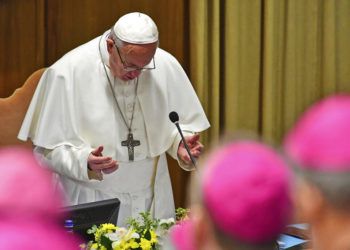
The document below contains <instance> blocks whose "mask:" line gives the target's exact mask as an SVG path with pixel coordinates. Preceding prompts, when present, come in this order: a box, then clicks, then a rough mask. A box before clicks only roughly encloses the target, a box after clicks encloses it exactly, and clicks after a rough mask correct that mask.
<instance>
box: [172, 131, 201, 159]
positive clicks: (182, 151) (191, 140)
mask: <svg viewBox="0 0 350 250" xmlns="http://www.w3.org/2000/svg"><path fill="white" fill-rule="evenodd" d="M185 141H186V143H187V146H188V148H189V149H190V152H191V154H192V156H193V157H195V158H198V157H199V156H200V155H201V154H202V151H203V148H204V146H203V144H202V143H200V141H199V134H195V135H191V136H185ZM177 155H178V157H179V158H180V159H181V160H182V161H183V162H184V163H185V164H187V165H190V164H192V162H191V158H190V156H189V155H188V153H187V150H186V148H185V145H184V143H183V142H182V141H181V143H180V145H179V148H178V150H177Z"/></svg>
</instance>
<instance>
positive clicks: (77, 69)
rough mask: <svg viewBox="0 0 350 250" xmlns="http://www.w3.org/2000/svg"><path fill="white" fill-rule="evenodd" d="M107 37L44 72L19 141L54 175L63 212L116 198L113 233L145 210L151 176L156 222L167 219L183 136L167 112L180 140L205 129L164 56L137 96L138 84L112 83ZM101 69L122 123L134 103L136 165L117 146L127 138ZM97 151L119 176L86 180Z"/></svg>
mask: <svg viewBox="0 0 350 250" xmlns="http://www.w3.org/2000/svg"><path fill="white" fill-rule="evenodd" d="M107 35H108V33H107V32H106V33H105V34H104V35H103V36H102V39H100V37H98V38H95V39H94V40H92V41H90V42H88V43H86V44H84V45H82V46H79V47H78V48H76V49H74V50H72V51H70V52H69V53H67V54H66V55H65V56H63V57H62V58H61V59H60V60H58V61H57V62H56V63H55V64H53V65H52V66H51V67H49V68H48V69H47V70H46V71H45V73H44V74H43V76H42V78H41V80H40V82H39V84H38V87H37V89H36V91H35V94H34V96H33V99H32V101H31V104H30V106H29V109H28V112H27V114H26V117H25V119H24V122H23V124H22V127H21V130H20V132H19V135H18V138H19V139H21V140H27V139H28V138H30V139H31V140H32V141H33V143H34V145H36V151H37V152H38V153H40V154H41V155H42V156H43V157H44V159H45V160H46V161H47V163H48V164H49V166H50V167H51V168H52V169H53V170H54V171H55V172H56V173H57V174H58V176H59V180H60V183H61V185H62V187H63V189H64V192H65V194H66V196H67V199H68V202H67V205H75V204H80V203H87V202H93V201H99V200H104V199H110V198H116V197H117V198H119V199H120V201H121V208H120V211H119V218H118V225H125V224H124V223H125V218H127V217H130V216H136V215H138V214H139V212H141V211H148V210H149V209H150V207H151V204H152V197H153V187H152V186H153V185H152V178H153V176H155V182H154V183H155V184H154V197H155V199H154V201H153V204H152V207H153V206H154V207H153V208H154V214H153V215H154V216H155V217H156V218H169V217H172V216H174V201H173V194H172V189H171V183H170V177H169V172H168V167H167V162H166V157H165V152H168V153H169V154H170V155H171V156H172V157H173V158H175V159H177V148H178V145H179V142H180V136H179V135H178V132H177V130H176V127H175V126H174V124H172V123H171V122H170V121H169V118H168V115H169V112H171V111H176V112H178V114H179V117H180V126H181V128H182V130H184V131H185V134H186V132H190V133H191V132H201V131H203V130H205V129H207V128H208V127H209V122H208V120H207V118H206V116H205V114H204V111H203V108H202V107H201V105H200V102H199V100H198V98H197V96H196V94H195V92H194V90H193V87H192V85H191V83H190V82H189V80H188V78H187V76H186V74H185V72H184V71H183V69H182V68H181V65H180V64H179V63H178V62H177V60H176V59H175V58H174V57H173V56H171V55H170V54H169V53H167V52H165V51H164V50H162V49H159V48H158V49H157V51H156V54H155V56H154V59H155V63H156V69H154V70H150V71H145V72H142V73H141V75H140V76H139V80H138V87H137V93H136V91H135V90H136V80H131V81H128V82H125V81H122V80H119V79H114V77H113V76H112V74H111V72H110V71H109V69H108V63H109V62H108V52H107V49H106V41H105V39H106V37H107ZM99 47H100V49H101V52H102V58H103V59H102V60H101V57H100V54H99ZM103 63H104V64H105V65H106V66H107V67H106V68H107V73H108V74H109V77H110V79H111V80H112V81H111V82H112V85H113V86H112V88H113V91H114V92H115V95H116V99H117V101H118V103H119V106H120V108H121V111H122V112H123V115H124V116H125V117H126V120H127V122H130V120H131V117H132V106H133V103H134V100H136V102H135V110H134V118H133V123H132V133H133V136H134V139H136V140H139V141H140V143H141V144H140V146H136V147H135V148H134V153H135V161H134V162H130V161H129V158H128V149H127V147H125V146H122V145H121V142H122V141H124V140H126V139H127V138H126V137H127V134H128V130H127V128H126V125H125V123H124V121H123V120H122V116H121V114H120V111H119V110H118V108H117V105H116V101H115V99H114V97H113V94H112V90H111V87H110V85H109V83H108V79H107V76H106V73H105V71H104V68H103ZM135 94H136V99H135ZM99 145H103V146H104V150H103V152H102V153H103V155H105V156H111V157H112V158H113V159H115V160H117V161H118V163H119V168H118V170H116V171H115V172H113V173H111V174H105V175H104V179H103V180H102V181H97V180H89V178H88V175H87V159H88V156H89V154H90V152H91V151H92V150H93V149H95V148H97V147H98V146H99ZM157 156H160V158H159V161H158V165H157V167H155V162H156V161H155V159H156V158H157ZM182 167H183V168H184V169H186V166H182Z"/></svg>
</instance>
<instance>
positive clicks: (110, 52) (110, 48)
mask: <svg viewBox="0 0 350 250" xmlns="http://www.w3.org/2000/svg"><path fill="white" fill-rule="evenodd" d="M106 42H107V50H108V53H109V54H112V50H113V47H114V41H113V40H112V39H110V38H107V40H106Z"/></svg>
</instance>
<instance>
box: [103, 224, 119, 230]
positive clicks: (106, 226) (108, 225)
mask: <svg viewBox="0 0 350 250" xmlns="http://www.w3.org/2000/svg"><path fill="white" fill-rule="evenodd" d="M115 229H117V227H116V226H115V225H113V224H112V223H105V224H102V225H101V230H103V231H107V232H108V231H109V230H115Z"/></svg>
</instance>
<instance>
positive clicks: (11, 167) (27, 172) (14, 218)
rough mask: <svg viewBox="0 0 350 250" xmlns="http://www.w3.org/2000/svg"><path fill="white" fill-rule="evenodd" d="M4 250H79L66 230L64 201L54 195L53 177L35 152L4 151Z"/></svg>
mask: <svg viewBox="0 0 350 250" xmlns="http://www.w3.org/2000/svg"><path fill="white" fill-rule="evenodd" d="M0 169H1V181H0V246H1V249H30V250H31V249H39V250H40V249H55V250H59V249H77V248H78V247H79V241H77V240H76V239H75V238H73V236H72V235H69V234H68V233H67V232H65V230H64V229H63V225H62V223H60V222H61V219H62V218H61V216H62V215H61V213H60V210H59V209H60V207H61V197H57V193H56V196H54V195H53V193H54V191H53V187H52V183H51V175H50V173H49V172H47V170H46V169H44V168H43V167H41V166H39V164H38V163H37V161H36V160H35V158H34V156H33V154H32V151H29V150H26V149H23V148H14V147H12V148H2V149H0Z"/></svg>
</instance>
